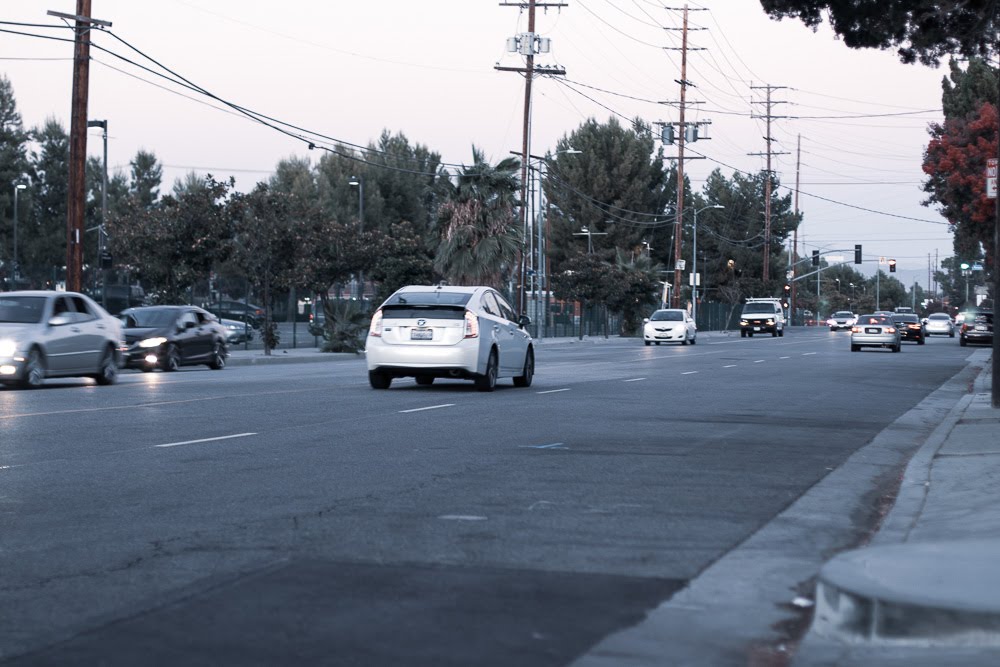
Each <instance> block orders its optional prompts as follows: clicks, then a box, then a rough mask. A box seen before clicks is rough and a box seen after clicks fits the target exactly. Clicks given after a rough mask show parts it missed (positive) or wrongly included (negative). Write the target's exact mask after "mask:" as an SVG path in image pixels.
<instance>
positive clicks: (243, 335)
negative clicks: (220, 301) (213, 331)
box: [219, 319, 253, 345]
mask: <svg viewBox="0 0 1000 667" xmlns="http://www.w3.org/2000/svg"><path fill="white" fill-rule="evenodd" d="M219 324H221V325H222V326H224V327H225V328H226V331H227V334H226V342H228V343H229V344H230V345H239V344H240V343H248V342H250V341H252V340H253V327H251V326H250V325H249V324H248V323H247V322H241V321H240V320H223V319H220V320H219Z"/></svg>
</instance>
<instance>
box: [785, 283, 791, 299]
mask: <svg viewBox="0 0 1000 667" xmlns="http://www.w3.org/2000/svg"><path fill="white" fill-rule="evenodd" d="M791 293H792V286H791V285H790V284H788V283H785V296H788V295H789V294H791Z"/></svg>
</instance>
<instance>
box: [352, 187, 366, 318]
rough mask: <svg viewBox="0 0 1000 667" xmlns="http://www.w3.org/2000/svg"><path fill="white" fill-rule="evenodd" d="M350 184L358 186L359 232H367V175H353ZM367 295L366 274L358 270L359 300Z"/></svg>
mask: <svg viewBox="0 0 1000 667" xmlns="http://www.w3.org/2000/svg"><path fill="white" fill-rule="evenodd" d="M348 185H352V186H357V188H358V234H359V235H360V234H364V233H365V177H364V176H351V180H350V181H349V182H348ZM364 297H365V274H364V273H363V272H362V271H358V300H359V301H362V300H364Z"/></svg>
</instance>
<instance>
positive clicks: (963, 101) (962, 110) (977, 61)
mask: <svg viewBox="0 0 1000 667" xmlns="http://www.w3.org/2000/svg"><path fill="white" fill-rule="evenodd" d="M948 68H949V74H948V76H946V77H944V78H943V79H942V80H941V89H942V94H941V108H942V110H943V111H944V117H945V119H948V118H966V117H968V116H969V115H970V114H974V113H977V112H978V111H979V109H980V107H982V106H983V102H994V101H996V99H997V70H996V68H995V67H992V66H991V65H990V64H989V63H988V62H986V61H985V60H983V59H982V58H972V59H970V60H969V62H968V65H967V66H966V68H965V69H964V70H963V69H962V68H961V66H960V65H959V62H958V61H957V60H955V59H954V58H952V59H951V60H950V61H949V62H948ZM933 130H934V128H932V134H933Z"/></svg>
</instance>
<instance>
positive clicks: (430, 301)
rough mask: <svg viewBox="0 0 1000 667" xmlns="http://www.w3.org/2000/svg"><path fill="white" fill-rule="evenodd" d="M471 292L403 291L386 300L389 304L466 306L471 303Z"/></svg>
mask: <svg viewBox="0 0 1000 667" xmlns="http://www.w3.org/2000/svg"><path fill="white" fill-rule="evenodd" d="M471 297H472V293H471V292H443V291H441V290H434V291H433V292H402V293H396V294H393V295H392V296H390V297H389V298H388V300H386V302H385V305H387V306H464V305H465V304H467V303H469V299H470V298H471Z"/></svg>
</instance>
